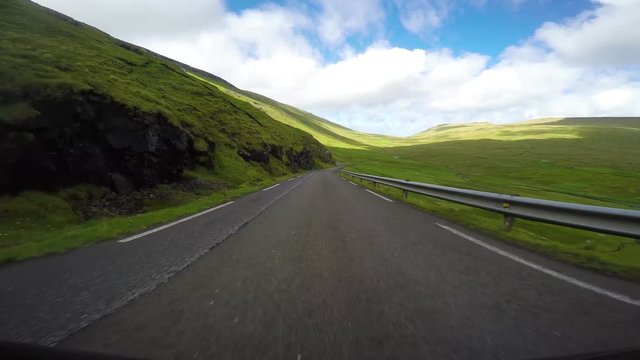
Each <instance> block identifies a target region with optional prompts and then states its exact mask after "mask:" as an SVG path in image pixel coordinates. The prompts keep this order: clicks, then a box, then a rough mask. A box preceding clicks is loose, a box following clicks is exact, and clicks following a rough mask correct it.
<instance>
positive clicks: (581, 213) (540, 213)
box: [342, 170, 640, 239]
mask: <svg viewBox="0 0 640 360" xmlns="http://www.w3.org/2000/svg"><path fill="white" fill-rule="evenodd" d="M342 172H343V173H345V174H348V175H350V176H353V177H355V178H359V179H362V180H368V181H371V182H372V183H373V184H374V186H375V184H383V185H387V186H391V187H394V188H398V189H401V190H402V194H403V197H405V198H406V197H407V196H408V193H409V192H412V193H417V194H422V195H427V196H431V197H434V198H438V199H442V200H447V201H452V202H456V203H459V204H464V205H468V206H473V207H476V208H480V209H485V210H489V211H493V212H497V213H500V214H502V215H503V216H504V227H505V229H506V230H510V229H511V227H512V226H513V222H514V220H515V218H522V219H527V220H533V221H539V222H545V223H549V224H556V225H564V226H569V227H574V228H578V229H585V230H592V231H597V232H600V233H606V234H612V235H619V236H626V237H631V238H635V239H640V211H638V210H626V209H616V208H609V207H603V206H592V205H582V204H574V203H567V202H560V201H552V200H543V199H535V198H528V197H521V196H515V195H504V194H497V193H491V192H485V191H476V190H468V189H459V188H454V187H449V186H441V185H432V184H425V183H420V182H415V181H408V180H400V179H393V178H387V177H382V176H374V175H369V174H360V173H355V172H351V171H346V170H343V171H342Z"/></svg>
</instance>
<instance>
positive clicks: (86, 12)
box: [36, 0, 225, 41]
mask: <svg viewBox="0 0 640 360" xmlns="http://www.w3.org/2000/svg"><path fill="white" fill-rule="evenodd" d="M36 2H37V3H39V4H41V5H44V6H46V7H49V8H52V9H55V10H57V11H60V12H62V13H64V14H66V15H68V16H71V17H73V18H76V19H78V20H80V21H85V22H87V23H89V24H90V25H92V26H95V27H97V28H99V29H101V30H103V31H106V32H108V33H109V34H111V35H113V36H115V37H119V38H122V39H123V40H131V41H133V40H138V39H144V38H145V37H146V36H164V37H171V36H174V35H183V34H186V33H193V32H197V31H203V30H204V29H206V28H209V27H212V26H215V24H216V19H218V18H220V17H221V16H222V15H223V14H224V12H225V7H224V0H189V1H188V2H186V1H175V0H36Z"/></svg>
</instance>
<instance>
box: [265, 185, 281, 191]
mask: <svg viewBox="0 0 640 360" xmlns="http://www.w3.org/2000/svg"><path fill="white" fill-rule="evenodd" d="M278 185H280V184H275V185H273V186H269V187H268V188H266V189H262V191H267V190H271V189H273V188H274V187H276V186H278Z"/></svg>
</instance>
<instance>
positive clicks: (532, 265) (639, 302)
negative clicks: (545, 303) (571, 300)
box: [436, 223, 640, 306]
mask: <svg viewBox="0 0 640 360" xmlns="http://www.w3.org/2000/svg"><path fill="white" fill-rule="evenodd" d="M436 225H438V226H440V227H441V228H443V229H445V230H448V231H450V232H452V233H454V234H456V235H458V236H460V237H461V238H463V239H466V240H469V241H471V242H473V243H475V244H476V245H480V246H482V247H484V248H486V249H488V250H490V251H493V252H495V253H497V254H500V255H502V256H506V257H508V258H509V259H511V260H513V261H516V262H519V263H521V264H522V265H525V266H528V267H530V268H532V269H535V270H538V271H540V272H543V273H545V274H547V275H550V276H553V277H554V278H556V279H560V280H562V281H566V282H568V283H570V284H573V285H575V286H579V287H581V288H584V289H587V290H591V291H593V292H595V293H598V294H600V295H604V296H608V297H610V298H612V299H615V300H618V301H622V302H625V303H627V304H631V305H635V306H640V300H636V299H633V298H630V297H628V296H626V295H622V294H620V293H617V292H614V291H610V290H607V289H603V288H601V287H598V286H595V285H591V284H589V283H586V282H584V281H581V280H578V279H576V278H574V277H571V276H568V275H565V274H562V273H559V272H557V271H554V270H551V269H548V268H546V267H544V266H541V265H538V264H535V263H532V262H530V261H527V260H525V259H523V258H521V257H519V256H516V255H513V254H511V253H510V252H507V251H504V250H502V249H499V248H497V247H495V246H493V245H489V244H487V243H485V242H483V241H480V240H478V239H476V238H474V237H472V236H470V235H467V234H465V233H463V232H460V231H458V230H456V229H453V228H451V227H449V226H446V225H442V224H438V223H436Z"/></svg>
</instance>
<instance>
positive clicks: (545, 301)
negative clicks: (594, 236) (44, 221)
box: [0, 171, 640, 359]
mask: <svg viewBox="0 0 640 360" xmlns="http://www.w3.org/2000/svg"><path fill="white" fill-rule="evenodd" d="M441 225H442V226H441ZM443 226H444V227H443ZM461 235H463V236H461ZM465 237H466V238H465ZM225 239H226V240H225ZM469 239H471V240H469ZM222 240H225V241H224V242H221V241H222ZM474 241H475V242H474ZM216 244H219V245H218V246H215V245H216ZM214 246H215V247H214ZM212 247H213V249H212V250H211V251H209V249H211V248H212ZM514 257H516V259H520V260H521V261H514ZM196 259H197V261H195V260H196ZM523 262H524V263H523ZM188 264H190V265H189V266H188V267H187V265H188ZM527 264H528V265H527ZM554 274H555V275H554ZM172 275H173V276H172ZM167 279H168V281H167ZM572 282H573V283H572ZM575 282H580V283H579V284H580V285H582V286H577V285H576V284H575ZM585 285H587V287H591V288H586V287H585ZM0 289H2V295H3V296H2V297H0V310H2V311H0V338H3V339H13V340H20V341H30V342H39V343H53V342H58V343H57V346H59V347H63V348H73V349H85V350H91V351H100V352H106V353H113V354H122V355H129V356H137V357H146V358H158V359H198V358H201V359H210V358H220V359H226V358H233V359H238V358H251V359H253V358H261V359H262V358H277V359H347V358H348V359H354V358H376V359H378V358H393V359H398V358H421V359H425V358H426V359H526V358H535V357H544V356H552V355H562V354H568V353H575V352H586V351H598V350H603V349H612V348H628V347H632V346H639V345H640V326H638V324H640V306H639V305H640V302H637V303H635V302H634V301H637V300H636V299H640V287H639V286H637V285H635V284H631V283H628V282H624V281H620V280H616V279H612V278H609V277H605V276H601V275H598V274H594V273H591V272H588V271H584V270H581V269H577V268H574V267H571V266H567V265H563V264H559V263H556V262H554V261H551V260H548V259H546V258H543V257H539V256H536V255H533V254H530V253H528V252H526V251H523V250H521V249H518V248H513V247H511V246H508V245H505V244H502V243H499V242H496V241H493V240H492V239H489V238H486V237H484V236H482V235H480V234H478V233H476V232H474V231H471V230H469V229H465V228H463V227H460V226H457V225H455V224H451V223H449V222H447V221H445V220H442V219H440V218H437V217H434V216H430V215H428V214H425V213H423V212H420V211H418V210H416V209H413V208H412V207H410V206H407V205H404V204H401V203H397V202H390V201H387V200H385V199H383V198H380V197H378V196H376V195H374V194H371V193H370V192H367V191H365V190H364V189H363V188H361V187H359V186H356V185H353V184H350V183H349V182H347V181H345V180H342V179H340V178H339V177H338V176H336V175H335V174H334V173H333V172H331V171H321V172H315V173H312V174H309V175H306V176H304V177H300V178H298V179H295V180H292V181H288V182H284V183H282V184H280V185H279V186H276V187H274V188H271V189H268V190H266V191H260V192H257V193H255V194H251V195H248V196H246V197H244V198H241V199H238V200H237V201H235V202H234V203H232V204H229V205H227V206H225V207H223V208H220V209H217V210H215V211H212V212H209V213H207V214H204V215H202V216H199V217H197V218H195V219H193V220H190V221H185V222H182V223H180V224H177V225H175V226H172V227H169V228H167V229H164V230H162V231H158V232H156V233H153V234H150V235H148V236H145V237H141V238H137V239H134V240H132V241H129V242H126V243H120V242H117V241H112V242H106V243H102V244H99V245H96V246H91V247H88V248H85V249H82V250H78V251H74V252H71V253H68V254H65V255H62V256H55V257H48V258H44V259H37V260H33V261H27V262H25V263H21V264H16V265H12V266H5V267H2V268H0ZM151 289H153V291H150V290H151ZM594 290H596V291H601V292H600V293H598V292H596V291H594ZM603 290H606V291H609V292H615V294H612V293H604V294H603V293H602V291H603ZM145 292H146V294H143V295H141V296H138V295H139V294H141V293H145ZM616 295H624V296H626V298H624V299H627V300H628V301H626V302H625V301H622V300H624V299H622V300H620V299H616V298H615V296H616ZM132 299H133V300H132ZM130 300H132V301H130ZM106 314H108V315H107V316H105V315H106ZM59 340H60V341H59Z"/></svg>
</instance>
